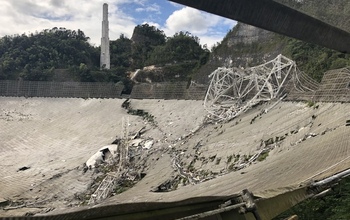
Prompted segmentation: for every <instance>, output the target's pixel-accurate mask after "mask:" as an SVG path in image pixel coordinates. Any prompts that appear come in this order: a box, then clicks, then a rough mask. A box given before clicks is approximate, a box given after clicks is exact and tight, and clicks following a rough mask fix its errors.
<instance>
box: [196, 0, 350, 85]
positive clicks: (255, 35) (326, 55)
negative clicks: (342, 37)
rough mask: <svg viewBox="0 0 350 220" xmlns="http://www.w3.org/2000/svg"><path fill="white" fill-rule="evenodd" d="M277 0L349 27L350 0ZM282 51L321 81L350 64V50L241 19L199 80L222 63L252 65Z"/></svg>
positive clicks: (345, 28)
mask: <svg viewBox="0 0 350 220" xmlns="http://www.w3.org/2000/svg"><path fill="white" fill-rule="evenodd" d="M275 1H277V2H280V3H282V4H286V5H288V6H290V7H292V8H294V9H296V10H299V11H302V12H304V13H307V14H309V15H310V16H313V17H315V18H317V19H320V20H322V21H323V22H326V23H329V24H332V25H334V26H337V27H339V28H341V29H344V30H346V31H350V26H349V19H350V13H349V12H350V2H349V1H347V0H339V1H337V2H336V3H335V2H333V1H316V0H308V1H306V0H305V1H291V0H275ZM280 53H281V54H284V55H285V56H287V57H289V58H291V59H293V60H295V61H296V63H297V65H298V67H299V69H300V70H302V71H304V72H306V73H307V74H309V75H310V76H312V77H313V78H314V79H316V80H318V81H320V80H321V78H322V76H323V73H324V72H326V71H327V70H329V69H335V68H341V67H345V66H350V55H348V54H342V53H339V52H337V51H334V50H330V49H327V48H323V47H320V46H317V45H314V44H310V43H305V42H302V41H299V40H295V39H292V38H289V37H285V36H281V35H278V34H275V33H272V32H269V31H265V30H262V29H259V28H256V27H252V26H249V25H246V24H243V23H239V24H238V25H236V26H235V27H234V28H233V29H232V30H231V31H230V32H229V33H228V34H227V35H226V37H225V38H224V39H223V40H222V41H221V42H220V43H218V44H217V45H216V46H215V47H214V49H213V51H212V53H211V55H210V59H209V61H208V63H207V64H206V65H205V66H203V67H202V68H201V69H200V71H199V72H198V74H197V75H196V80H197V81H200V82H202V83H207V81H208V79H207V76H208V74H210V72H212V71H213V70H215V69H216V68H217V67H219V66H240V67H243V68H245V67H251V66H254V65H258V64H261V63H264V62H266V61H269V60H271V59H273V58H275V57H276V56H277V55H278V54H280Z"/></svg>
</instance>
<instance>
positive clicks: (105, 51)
mask: <svg viewBox="0 0 350 220" xmlns="http://www.w3.org/2000/svg"><path fill="white" fill-rule="evenodd" d="M108 26H109V24H108V4H106V3H104V4H103V20H102V38H101V58H100V68H101V69H110V68H111V61H110V54H109V34H108V33H109V27H108Z"/></svg>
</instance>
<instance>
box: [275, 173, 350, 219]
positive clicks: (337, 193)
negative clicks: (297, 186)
mask: <svg viewBox="0 0 350 220" xmlns="http://www.w3.org/2000/svg"><path fill="white" fill-rule="evenodd" d="M292 215H298V217H299V219H303V220H314V219H328V220H339V219H350V178H349V177H347V178H345V179H344V180H342V181H341V182H340V183H339V184H338V185H336V186H335V187H333V190H332V192H331V193H330V194H329V195H327V196H325V197H321V198H318V199H308V200H306V201H304V202H302V203H300V204H298V205H296V206H295V207H293V208H291V209H290V210H288V211H287V212H285V213H282V214H281V215H279V216H278V217H276V218H275V220H282V219H286V218H287V217H289V216H292Z"/></svg>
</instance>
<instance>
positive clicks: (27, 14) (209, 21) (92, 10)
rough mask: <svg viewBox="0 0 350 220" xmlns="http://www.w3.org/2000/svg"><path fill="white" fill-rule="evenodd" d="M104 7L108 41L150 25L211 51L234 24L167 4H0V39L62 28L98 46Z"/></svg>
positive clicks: (89, 0) (127, 0)
mask: <svg viewBox="0 0 350 220" xmlns="http://www.w3.org/2000/svg"><path fill="white" fill-rule="evenodd" d="M103 3H108V5H109V27H110V34H109V36H110V40H116V39H117V38H119V36H120V34H124V35H126V36H127V37H129V38H130V37H131V35H132V32H133V29H134V27H135V26H136V25H138V24H143V23H149V24H150V25H154V26H156V27H157V28H159V29H162V30H164V32H165V34H166V35H167V36H172V35H173V34H174V33H176V32H179V31H188V32H190V33H192V34H193V35H196V36H198V37H199V38H200V40H201V44H202V45H203V44H207V45H208V48H211V46H212V45H213V44H214V43H216V42H220V41H221V40H222V39H223V37H224V36H225V35H226V33H227V32H228V30H230V29H231V28H232V27H233V26H234V25H235V24H236V22H235V21H232V20H229V19H225V18H221V17H219V16H216V15H211V14H208V13H205V12H200V11H198V10H195V9H192V8H189V7H184V6H182V5H178V4H175V3H171V2H169V1H167V0H0V22H1V24H2V25H1V27H0V37H3V36H5V35H14V34H23V33H26V34H28V33H35V31H41V30H44V29H51V28H53V27H65V28H67V29H71V30H77V29H80V30H82V31H83V32H84V33H85V35H86V36H88V37H90V42H91V44H93V45H95V46H99V45H100V38H101V21H102V5H103Z"/></svg>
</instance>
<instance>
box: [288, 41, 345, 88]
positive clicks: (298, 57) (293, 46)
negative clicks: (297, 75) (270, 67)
mask: <svg viewBox="0 0 350 220" xmlns="http://www.w3.org/2000/svg"><path fill="white" fill-rule="evenodd" d="M285 39H286V40H287V42H288V43H287V46H286V54H288V55H289V56H290V57H291V59H293V60H294V61H296V63H297V65H298V67H299V69H300V70H302V71H304V72H306V73H307V74H308V75H310V76H311V77H312V78H314V79H316V80H317V81H321V79H322V76H323V73H324V72H326V71H327V70H330V69H338V68H343V67H347V66H350V55H349V54H344V53H340V52H337V51H334V50H331V49H328V48H324V47H321V46H318V45H314V44H310V43H306V42H303V41H299V40H295V39H291V38H285Z"/></svg>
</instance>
